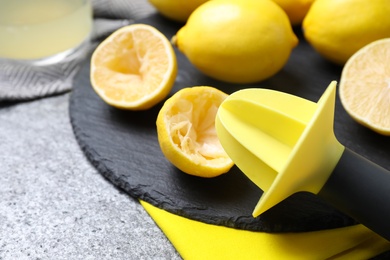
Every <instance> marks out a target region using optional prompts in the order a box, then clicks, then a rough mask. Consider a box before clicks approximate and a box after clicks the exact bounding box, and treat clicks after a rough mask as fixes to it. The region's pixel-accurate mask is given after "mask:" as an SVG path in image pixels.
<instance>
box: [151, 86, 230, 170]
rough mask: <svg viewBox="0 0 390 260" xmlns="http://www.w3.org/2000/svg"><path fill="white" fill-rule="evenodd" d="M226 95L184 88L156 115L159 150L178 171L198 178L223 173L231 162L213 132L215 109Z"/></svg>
mask: <svg viewBox="0 0 390 260" xmlns="http://www.w3.org/2000/svg"><path fill="white" fill-rule="evenodd" d="M227 96H228V95H227V94H226V93H224V92H222V91H220V90H218V89H216V88H214V87H208V86H195V87H191V88H184V89H182V90H179V91H178V92H176V93H175V94H174V95H173V96H172V97H170V98H169V99H168V100H167V101H166V102H165V103H164V105H163V107H162V108H161V110H160V112H159V114H158V116H157V121H156V125H157V134H158V141H159V144H160V147H161V151H162V152H163V154H164V155H165V157H166V158H167V159H168V160H169V161H170V162H171V163H172V164H173V165H175V166H176V167H177V168H179V169H180V170H181V171H183V172H185V173H187V174H190V175H195V176H199V177H206V178H210V177H215V176H218V175H221V174H223V173H226V172H228V171H229V169H230V168H231V167H232V166H233V164H234V163H233V161H232V160H231V159H230V158H229V156H228V155H227V154H226V152H225V151H224V149H223V148H222V145H221V143H220V142H219V139H218V136H217V132H216V129H215V116H216V114H217V111H218V108H219V106H220V104H221V103H222V101H223V100H225V98H226V97H227Z"/></svg>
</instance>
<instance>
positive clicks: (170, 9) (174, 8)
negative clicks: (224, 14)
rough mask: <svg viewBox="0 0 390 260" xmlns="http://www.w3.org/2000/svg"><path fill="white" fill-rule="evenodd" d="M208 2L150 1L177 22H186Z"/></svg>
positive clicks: (181, 0)
mask: <svg viewBox="0 0 390 260" xmlns="http://www.w3.org/2000/svg"><path fill="white" fill-rule="evenodd" d="M207 1H208V0H149V2H150V3H151V4H152V5H153V6H154V7H155V8H156V9H157V10H158V11H159V12H160V13H161V14H162V15H163V16H165V17H167V18H169V19H171V20H174V21H176V22H186V21H187V19H188V17H189V16H190V14H191V13H192V12H193V11H194V10H195V9H196V8H197V7H198V6H200V5H201V4H203V3H204V2H207Z"/></svg>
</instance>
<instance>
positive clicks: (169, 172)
mask: <svg viewBox="0 0 390 260" xmlns="http://www.w3.org/2000/svg"><path fill="white" fill-rule="evenodd" d="M138 22H139V23H146V24H150V25H153V26H155V27H156V28H158V29H159V30H160V31H162V32H163V33H164V34H165V35H166V36H167V37H168V38H170V37H172V36H173V35H174V34H175V33H176V31H177V30H178V29H179V28H180V27H181V26H182V25H180V24H176V23H173V22H170V21H167V20H166V19H164V18H162V17H161V16H159V15H154V16H151V17H148V18H146V19H143V20H140V21H138ZM296 33H297V34H298V36H299V37H300V44H299V46H298V47H297V48H296V49H294V51H293V53H292V55H291V58H290V60H289V62H288V64H287V65H286V66H285V68H284V69H283V70H282V71H280V72H279V73H278V74H277V75H275V76H274V77H272V78H270V79H269V80H266V81H264V82H261V83H259V84H252V85H234V84H226V83H223V82H219V81H216V80H212V79H210V78H208V77H206V76H205V75H203V74H201V73H200V72H198V71H197V70H196V69H195V68H194V67H193V66H192V65H191V64H190V63H189V62H188V60H187V59H186V58H185V57H184V56H183V55H182V54H181V53H179V52H177V50H176V55H177V58H178V64H179V74H178V77H177V79H176V82H175V86H174V88H173V90H172V92H171V94H173V93H174V92H176V91H177V90H179V89H181V88H183V87H188V86H195V85H209V86H214V87H217V88H219V89H221V90H223V91H225V92H226V93H232V92H234V91H236V90H238V89H242V88H246V87H264V88H270V89H275V90H279V91H284V92H287V93H292V94H294V95H298V96H301V97H303V98H306V99H309V100H312V101H315V102H317V101H318V99H319V98H320V96H321V95H322V93H323V91H324V90H325V89H326V87H327V86H328V84H329V83H330V82H331V81H332V80H339V75H340V73H341V68H340V67H337V66H334V65H332V64H330V63H328V62H326V61H325V60H324V59H323V58H321V57H320V56H319V55H318V54H317V53H316V52H314V51H313V49H311V47H310V46H309V45H308V44H307V43H306V42H305V41H304V39H303V37H302V35H300V31H299V29H297V30H296ZM89 66H90V64H89V58H88V61H87V62H86V64H85V65H84V66H83V68H82V70H81V71H80V73H79V74H78V75H77V77H76V78H75V82H74V90H73V92H72V94H71V98H70V108H69V109H70V118H71V123H72V126H73V130H74V133H75V136H76V138H77V140H78V142H79V145H80V147H81V148H82V150H83V151H84V152H85V154H86V157H87V158H88V159H89V160H90V161H91V162H92V164H93V165H94V166H95V167H96V168H97V169H98V171H99V172H100V173H101V174H102V175H103V176H105V177H106V178H107V179H108V180H109V181H111V182H112V183H113V184H114V185H115V186H117V187H118V188H120V189H122V190H124V191H125V192H127V193H128V194H129V195H131V196H133V197H135V198H139V199H142V200H145V201H147V202H149V203H151V204H153V205H155V206H157V207H159V208H162V209H165V210H167V211H169V212H172V213H175V214H178V215H181V216H184V217H187V218H190V219H195V220H199V221H203V222H206V223H211V224H216V225H223V226H228V227H234V228H238V229H247V230H254V231H267V232H297V231H312V230H321V229H328V228H335V227H341V226H346V225H351V224H355V222H354V221H353V220H352V219H351V218H349V217H347V216H345V215H343V214H341V213H340V212H338V211H337V210H334V209H333V208H331V207H329V206H328V205H327V204H326V203H325V202H323V201H321V200H320V199H318V198H317V197H316V196H314V195H312V194H308V193H298V194H295V195H293V196H291V197H290V198H288V199H287V200H285V201H283V202H282V203H280V204H279V205H277V206H275V207H274V208H272V209H270V210H269V211H267V212H266V213H264V214H263V215H261V216H260V217H258V218H256V219H254V218H253V217H252V215H251V213H252V210H253V209H254V207H255V205H256V203H257V201H258V199H259V197H260V195H261V193H262V191H261V190H259V189H258V188H257V187H256V186H255V185H254V184H252V183H251V182H250V181H249V180H248V179H247V178H246V177H245V175H244V174H242V173H241V172H240V171H239V170H238V169H237V168H236V167H234V168H233V169H232V170H231V171H230V172H229V173H227V174H225V175H222V176H220V177H217V178H213V179H203V178H198V177H193V176H189V175H186V174H184V173H182V172H180V171H179V170H177V169H176V168H175V167H174V166H173V165H171V164H170V163H169V162H168V161H167V160H166V159H165V157H164V156H163V155H162V153H161V151H160V148H159V145H158V142H157V133H156V127H155V120H156V116H157V113H158V111H159V109H160V108H161V105H162V104H159V105H157V106H156V107H154V108H152V109H151V110H148V111H143V112H132V111H122V110H118V109H115V108H112V107H110V106H108V105H106V104H105V103H104V102H103V101H102V100H101V99H100V98H99V97H98V96H97V95H96V94H95V92H94V91H93V89H92V87H91V85H90V81H89ZM286 131H288V129H286ZM335 133H336V137H337V138H338V139H339V140H340V142H341V143H343V144H344V145H345V146H347V147H349V148H350V149H351V150H354V151H356V152H358V153H360V154H361V155H363V156H365V157H367V158H368V159H370V160H372V161H374V162H376V163H378V164H379V165H381V166H383V167H385V168H387V169H390V162H389V158H390V150H389V147H390V146H389V143H390V139H389V138H388V137H384V136H380V135H378V134H376V133H374V132H372V131H370V130H368V129H366V128H364V127H362V126H360V125H358V124H356V123H355V122H354V121H353V120H352V119H351V118H350V117H349V116H348V115H347V114H346V113H345V111H344V110H343V108H342V106H341V104H340V102H339V100H337V103H336V115H335ZM259 174H261V173H259Z"/></svg>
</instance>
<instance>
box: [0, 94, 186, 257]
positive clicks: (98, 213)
mask: <svg viewBox="0 0 390 260" xmlns="http://www.w3.org/2000/svg"><path fill="white" fill-rule="evenodd" d="M69 97H70V95H69V93H67V94H63V95H59V96H55V97H48V98H44V99H40V100H35V101H31V102H24V103H17V104H13V105H1V106H0V138H1V140H0V198H1V199H0V259H2V260H3V259H4V260H8V259H180V256H179V255H178V253H177V252H176V250H175V249H174V247H173V246H172V245H171V244H170V242H169V241H168V239H167V238H166V237H165V236H164V234H163V233H162V232H161V230H160V229H159V228H158V227H157V226H156V224H155V223H154V222H153V220H152V219H151V218H150V217H149V215H148V214H147V213H146V211H145V210H144V209H143V207H142V206H141V205H140V204H139V203H138V202H137V201H136V200H134V199H133V198H131V197H129V196H128V195H126V194H124V193H122V192H120V191H119V190H117V189H116V188H115V187H114V186H113V185H112V184H111V183H109V182H108V181H107V180H106V179H104V178H103V177H102V176H101V175H100V174H99V173H98V172H97V171H96V169H95V168H94V167H93V166H92V165H91V164H90V163H89V162H88V160H87V159H86V158H85V156H84V154H83V152H82V151H81V149H80V148H79V146H78V144H77V142H76V140H75V137H74V135H73V131H72V127H71V124H70V121H69V115H68V101H69Z"/></svg>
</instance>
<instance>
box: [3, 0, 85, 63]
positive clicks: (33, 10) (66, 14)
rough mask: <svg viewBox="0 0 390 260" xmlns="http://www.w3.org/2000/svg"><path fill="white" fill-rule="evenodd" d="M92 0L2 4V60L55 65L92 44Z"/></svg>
mask: <svg viewBox="0 0 390 260" xmlns="http://www.w3.org/2000/svg"><path fill="white" fill-rule="evenodd" d="M91 28H92V7H91V0H0V60H3V61H4V60H5V61H20V62H27V63H32V64H39V63H43V64H47V63H55V62H59V61H61V60H63V59H64V58H66V57H67V56H68V55H70V54H72V53H74V52H76V51H77V50H80V49H81V48H83V47H85V46H86V45H88V43H89V37H90V32H91Z"/></svg>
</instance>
